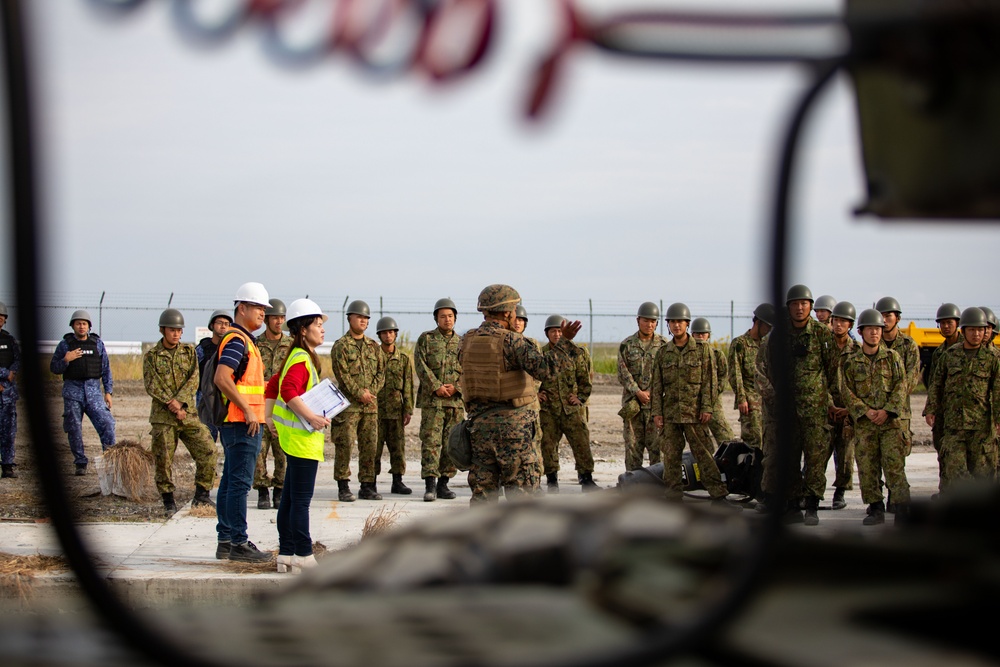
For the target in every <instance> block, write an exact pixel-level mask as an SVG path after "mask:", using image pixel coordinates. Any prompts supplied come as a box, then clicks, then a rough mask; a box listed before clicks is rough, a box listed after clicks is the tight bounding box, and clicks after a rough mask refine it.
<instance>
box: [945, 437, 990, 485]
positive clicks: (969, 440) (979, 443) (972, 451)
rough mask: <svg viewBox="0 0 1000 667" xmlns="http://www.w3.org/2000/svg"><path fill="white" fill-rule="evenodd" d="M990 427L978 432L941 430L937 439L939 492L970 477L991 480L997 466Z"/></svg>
mask: <svg viewBox="0 0 1000 667" xmlns="http://www.w3.org/2000/svg"><path fill="white" fill-rule="evenodd" d="M995 433H996V432H995V431H994V430H993V429H992V428H991V427H987V428H985V429H982V430H971V429H956V430H945V432H944V435H943V437H942V438H941V452H940V454H939V460H940V462H941V491H942V492H944V491H947V490H948V489H950V488H951V487H952V486H954V485H955V484H957V483H959V482H962V481H963V480H967V479H969V478H970V477H976V478H978V479H993V477H995V475H996V467H997V441H996V437H995Z"/></svg>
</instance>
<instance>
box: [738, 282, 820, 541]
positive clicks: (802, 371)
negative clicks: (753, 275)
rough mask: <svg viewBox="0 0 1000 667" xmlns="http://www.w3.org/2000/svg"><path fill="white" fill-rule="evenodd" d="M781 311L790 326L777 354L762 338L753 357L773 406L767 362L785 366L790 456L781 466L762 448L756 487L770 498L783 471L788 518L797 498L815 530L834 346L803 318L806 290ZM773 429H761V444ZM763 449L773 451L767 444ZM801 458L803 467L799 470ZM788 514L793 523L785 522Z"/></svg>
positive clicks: (807, 308) (796, 291)
mask: <svg viewBox="0 0 1000 667" xmlns="http://www.w3.org/2000/svg"><path fill="white" fill-rule="evenodd" d="M786 307H787V310H788V313H789V315H790V320H791V325H790V327H789V335H788V339H787V341H786V342H785V345H784V346H782V348H781V349H776V348H777V346H778V339H777V338H774V336H773V335H772V336H769V337H768V342H767V345H763V346H761V349H760V352H759V353H758V355H757V360H758V371H759V372H758V374H757V388H758V390H759V391H760V393H761V396H763V397H764V398H765V400H772V401H773V399H774V378H773V377H772V369H773V367H772V365H771V357H772V356H773V355H775V354H783V355H785V357H786V358H787V359H789V360H791V363H792V390H793V392H794V393H793V395H794V397H795V420H794V422H793V423H792V424H791V425H790V426H791V438H790V441H791V451H790V452H788V454H789V456H788V460H787V461H784V462H781V461H779V460H778V458H777V457H776V456H774V455H773V454H774V449H773V447H768V446H767V445H765V450H764V478H763V483H762V486H763V490H764V492H765V494H768V495H773V494H774V492H775V489H776V488H777V484H776V479H777V474H778V466H779V465H785V466H787V467H788V474H789V475H790V477H789V479H790V480H791V483H790V488H789V495H788V501H789V505H788V508H787V510H788V515H789V516H788V518H789V519H791V520H798V519H797V518H796V517H801V514H800V513H799V509H798V505H799V500H800V498H801V499H803V500H804V503H805V509H806V517H805V521H806V523H807V524H808V525H816V523H818V521H819V519H818V517H817V515H816V511H817V509H818V508H819V501H820V500H821V499H822V498H823V494H824V493H825V492H826V461H827V456H829V451H830V431H829V428H830V427H829V425H828V424H827V416H828V413H829V408H830V407H831V406H832V405H833V402H834V401H833V399H834V393H835V392H836V391H837V349H836V347H837V346H836V344H835V343H834V341H833V333H832V332H831V331H830V330H829V329H828V328H826V327H825V326H823V325H822V324H820V323H819V322H817V321H816V320H814V319H812V318H811V317H810V316H809V313H810V312H812V294H811V292H809V289H808V288H807V287H805V286H804V285H794V286H793V287H791V288H790V289H789V291H788V299H787V303H786ZM772 407H773V404H772ZM773 423H774V422H773V421H771V423H770V424H765V438H768V436H767V432H768V429H769V427H770V428H773ZM765 442H767V440H765ZM768 444H770V445H773V438H771V439H770V442H769V443H768ZM803 458H804V459H805V465H804V466H802V467H801V468H800V464H801V462H802V460H803ZM772 502H773V501H772ZM793 513H794V514H795V515H796V517H792V516H791V515H792V514H793Z"/></svg>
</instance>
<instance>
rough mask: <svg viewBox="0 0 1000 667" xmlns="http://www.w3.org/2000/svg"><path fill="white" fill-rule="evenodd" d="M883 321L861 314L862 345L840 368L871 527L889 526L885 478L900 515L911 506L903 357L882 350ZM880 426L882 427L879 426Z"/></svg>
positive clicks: (843, 398)
mask: <svg viewBox="0 0 1000 667" xmlns="http://www.w3.org/2000/svg"><path fill="white" fill-rule="evenodd" d="M879 321H882V322H884V320H882V318H881V317H880V316H879V313H878V312H877V311H875V310H872V309H869V310H866V311H864V312H862V313H861V316H860V317H859V318H858V325H859V326H858V328H859V330H861V334H862V337H863V339H864V343H863V344H862V345H857V344H855V345H848V346H846V348H845V349H844V351H843V353H842V355H841V359H840V362H839V366H838V373H839V382H840V385H839V387H840V391H839V392H838V395H839V397H840V400H841V401H842V402H843V404H844V406H845V407H846V409H847V411H848V413H849V415H850V419H851V423H852V424H854V434H855V457H856V459H857V463H858V478H859V479H860V482H861V499H862V500H863V501H864V502H865V504H867V505H868V517H867V518H866V519H865V523H866V524H867V525H872V524H876V523H882V522H883V521H884V520H885V504H884V502H883V498H882V489H881V477H882V474H883V473H884V474H885V480H886V485H887V486H888V487H889V492H890V494H891V495H892V497H893V498H894V499H895V502H896V505H897V508H896V509H897V515H898V514H904V513H905V509H904V508H905V507H906V506H907V505H908V504H909V502H910V485H909V483H908V482H907V480H906V453H905V443H904V440H903V428H902V424H901V423H900V420H899V414H900V413H901V412H902V411H903V409H904V404H905V403H906V386H907V381H906V375H905V371H904V368H903V362H902V360H901V359H900V358H899V355H898V354H896V352H894V351H893V350H890V349H889V348H887V347H885V346H880V345H879V337H880V336H879V335H878V334H879V333H880V331H881V327H879V326H877V324H878V322H879ZM870 330H874V331H870ZM879 421H881V422H882V423H877V422H879Z"/></svg>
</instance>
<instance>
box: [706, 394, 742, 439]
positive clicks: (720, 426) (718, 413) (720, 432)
mask: <svg viewBox="0 0 1000 667" xmlns="http://www.w3.org/2000/svg"><path fill="white" fill-rule="evenodd" d="M708 430H709V431H711V432H712V437H713V438H715V445H716V447H718V446H719V445H721V444H722V443H724V442H729V441H730V440H735V439H736V436H735V435H734V434H733V429H732V427H731V426H730V425H729V420H728V419H726V413H725V411H723V409H722V400H721V399H719V398H718V397H717V398H716V399H715V409H714V410H713V411H712V418H711V419H709V420H708Z"/></svg>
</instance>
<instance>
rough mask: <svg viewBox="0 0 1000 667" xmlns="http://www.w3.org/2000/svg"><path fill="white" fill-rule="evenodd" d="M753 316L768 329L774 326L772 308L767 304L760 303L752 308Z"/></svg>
mask: <svg viewBox="0 0 1000 667" xmlns="http://www.w3.org/2000/svg"><path fill="white" fill-rule="evenodd" d="M753 316H754V317H756V318H757V319H758V320H760V321H761V322H763V323H764V324H766V325H767V326H769V327H773V326H774V306H772V305H771V304H769V303H762V304H760V305H759V306H757V307H756V308H754V311H753Z"/></svg>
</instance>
